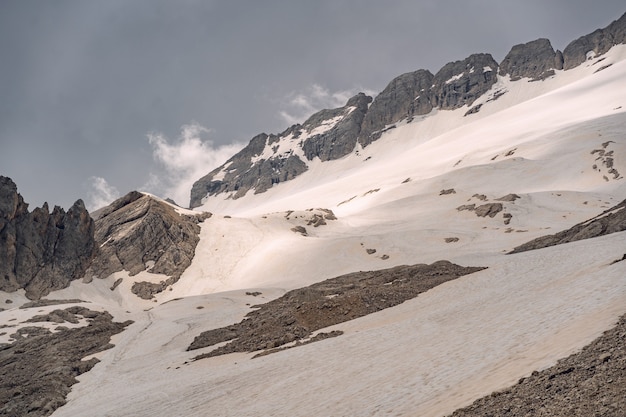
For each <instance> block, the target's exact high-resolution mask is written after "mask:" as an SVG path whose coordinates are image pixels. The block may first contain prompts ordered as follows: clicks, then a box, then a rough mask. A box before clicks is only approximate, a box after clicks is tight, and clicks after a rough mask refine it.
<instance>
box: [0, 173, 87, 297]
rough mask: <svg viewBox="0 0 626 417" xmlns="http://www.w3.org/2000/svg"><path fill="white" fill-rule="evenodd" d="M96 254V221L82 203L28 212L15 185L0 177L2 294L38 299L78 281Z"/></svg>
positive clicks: (0, 268) (0, 288) (0, 274)
mask: <svg viewBox="0 0 626 417" xmlns="http://www.w3.org/2000/svg"><path fill="white" fill-rule="evenodd" d="M95 251H96V246H95V241H94V222H93V220H92V219H91V217H90V216H89V213H88V212H87V210H86V209H85V205H84V204H83V202H82V200H78V201H76V203H74V205H73V206H72V207H71V208H70V209H69V210H68V211H67V213H66V212H65V211H64V210H63V209H62V208H60V207H58V206H56V207H54V209H53V210H52V212H51V213H50V212H49V209H48V205H47V204H45V203H44V205H43V206H42V207H41V208H36V209H34V210H33V211H32V212H31V213H29V212H28V204H26V203H24V200H23V198H22V196H21V195H20V194H18V192H17V186H16V185H15V183H14V182H13V181H12V180H11V179H10V178H7V177H2V176H0V290H3V291H8V292H12V291H16V290H18V289H21V288H23V289H25V290H26V296H27V297H28V298H30V299H38V298H40V297H41V296H44V295H47V294H48V293H49V292H50V291H53V290H57V289H61V288H65V287H67V286H68V285H69V283H70V281H72V280H74V279H77V278H81V277H82V276H83V275H84V273H85V270H86V269H87V267H88V265H89V263H90V261H91V259H92V258H93V256H94V254H95Z"/></svg>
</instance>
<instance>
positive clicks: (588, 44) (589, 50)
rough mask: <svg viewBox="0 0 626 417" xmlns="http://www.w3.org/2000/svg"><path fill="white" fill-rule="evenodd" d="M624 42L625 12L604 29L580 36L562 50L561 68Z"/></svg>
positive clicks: (625, 35)
mask: <svg viewBox="0 0 626 417" xmlns="http://www.w3.org/2000/svg"><path fill="white" fill-rule="evenodd" d="M622 43H626V13H624V14H623V15H622V17H620V18H619V19H617V20H615V21H613V22H612V23H611V24H610V25H608V26H607V27H606V28H604V29H597V30H595V31H593V32H592V33H590V34H588V35H585V36H581V37H580V38H578V39H576V40H575V41H573V42H570V44H569V45H567V46H566V47H565V49H564V50H563V68H564V69H566V70H568V69H572V68H574V67H577V66H578V65H580V64H582V63H583V62H585V61H586V60H587V59H589V58H593V57H595V56H598V55H602V54H604V53H606V52H608V50H609V49H611V48H612V47H613V46H615V45H619V44H622Z"/></svg>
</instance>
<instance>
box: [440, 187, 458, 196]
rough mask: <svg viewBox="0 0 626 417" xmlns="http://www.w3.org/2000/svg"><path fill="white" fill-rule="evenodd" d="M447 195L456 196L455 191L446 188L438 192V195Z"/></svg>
mask: <svg viewBox="0 0 626 417" xmlns="http://www.w3.org/2000/svg"><path fill="white" fill-rule="evenodd" d="M449 194H456V191H455V190H454V188H448V189H447V190H441V191H439V195H449Z"/></svg>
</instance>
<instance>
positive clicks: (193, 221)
mask: <svg viewBox="0 0 626 417" xmlns="http://www.w3.org/2000/svg"><path fill="white" fill-rule="evenodd" d="M209 216H210V214H209V213H203V214H199V215H197V216H191V215H186V214H179V213H178V212H177V211H176V209H175V208H174V207H172V206H171V205H169V204H168V203H166V202H164V201H162V200H159V199H156V198H154V197H152V196H149V195H146V194H142V193H139V192H137V191H133V192H130V193H128V194H127V195H125V196H124V197H122V198H119V199H117V200H115V201H114V202H113V203H111V205H109V206H108V207H106V208H105V209H104V210H103V211H102V212H101V213H100V216H99V218H98V219H97V220H96V222H95V229H96V230H95V240H96V242H97V244H98V246H99V251H98V254H97V256H96V258H95V259H94V261H93V263H92V264H91V267H90V268H89V270H88V271H87V277H89V278H106V277H107V276H109V275H111V274H112V273H114V272H118V271H122V270H126V271H128V272H129V274H130V275H131V276H132V275H136V274H138V273H139V272H141V271H145V270H148V272H152V273H155V274H164V275H167V276H168V277H169V278H168V279H167V280H164V281H162V282H159V283H149V282H144V283H136V285H135V286H134V287H133V292H135V293H136V294H137V295H138V296H140V297H142V298H146V299H149V298H151V297H152V296H153V295H154V294H155V293H158V292H160V291H163V290H164V289H165V288H166V287H167V286H168V285H171V284H173V283H174V282H176V281H177V280H178V278H180V276H181V274H182V273H183V272H184V271H185V269H186V268H187V267H188V266H189V265H190V264H191V261H192V259H193V257H194V253H195V249H196V245H197V244H198V241H199V240H200V238H199V236H198V234H199V233H200V226H199V225H198V223H200V222H202V221H203V220H204V219H205V218H207V217H209Z"/></svg>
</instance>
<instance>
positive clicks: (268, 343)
mask: <svg viewBox="0 0 626 417" xmlns="http://www.w3.org/2000/svg"><path fill="white" fill-rule="evenodd" d="M482 269H484V268H477V267H461V266H459V265H455V264H452V263H450V262H448V261H439V262H435V263H433V264H432V265H425V264H419V265H413V266H397V267H394V268H390V269H384V270H380V271H371V272H356V273H352V274H347V275H342V276H340V277H337V278H332V279H328V280H326V281H323V282H320V283H317V284H313V285H311V286H309V287H305V288H300V289H296V290H293V291H289V292H287V293H286V294H285V295H283V296H282V297H280V298H278V299H276V300H273V301H270V302H269V303H266V304H262V305H259V306H255V307H256V308H258V309H257V310H255V311H252V312H250V313H248V314H247V316H246V319H244V320H243V321H241V322H240V323H238V324H233V325H230V326H226V327H222V328H219V329H214V330H209V331H206V332H203V333H201V334H200V335H199V336H197V337H196V338H195V339H194V341H193V343H192V344H191V345H190V346H189V348H188V349H187V350H195V349H200V348H204V347H208V346H213V345H216V344H218V343H222V342H229V343H227V344H225V345H222V346H221V347H219V348H216V349H214V350H213V351H210V352H208V353H204V354H202V355H199V356H196V357H195V359H202V358H207V357H213V356H219V355H224V354H228V353H233V352H254V351H259V350H263V349H274V348H277V347H280V346H284V345H286V344H288V343H292V342H297V341H303V340H306V339H307V338H308V337H309V336H310V335H311V334H312V333H313V332H315V331H317V330H320V329H323V328H325V327H328V326H332V325H334V324H338V323H343V322H345V321H348V320H353V319H355V318H358V317H362V316H365V315H367V314H371V313H375V312H377V311H380V310H383V309H385V308H389V307H393V306H396V305H398V304H401V303H402V302H404V301H406V300H409V299H411V298H414V297H416V296H417V295H418V294H420V293H422V292H424V291H427V290H429V289H430V288H433V287H435V286H437V285H439V284H442V283H444V282H446V281H450V280H453V279H456V278H458V277H460V276H463V275H467V274H471V273H473V272H476V271H480V270H482Z"/></svg>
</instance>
